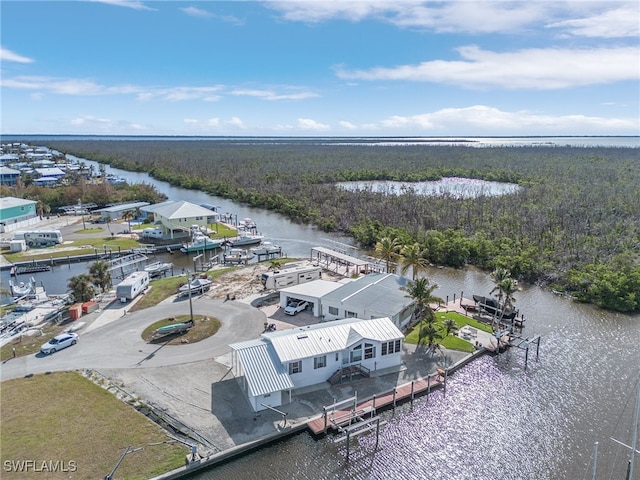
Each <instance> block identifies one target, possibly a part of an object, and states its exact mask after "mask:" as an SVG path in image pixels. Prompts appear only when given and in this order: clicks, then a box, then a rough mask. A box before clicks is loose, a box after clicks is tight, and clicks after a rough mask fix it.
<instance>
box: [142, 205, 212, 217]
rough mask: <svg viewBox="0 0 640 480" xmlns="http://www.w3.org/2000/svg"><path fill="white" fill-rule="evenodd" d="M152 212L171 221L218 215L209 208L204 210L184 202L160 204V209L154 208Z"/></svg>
mask: <svg viewBox="0 0 640 480" xmlns="http://www.w3.org/2000/svg"><path fill="white" fill-rule="evenodd" d="M151 211H153V212H154V213H157V214H158V215H160V216H162V217H164V218H167V219H169V220H174V219H179V218H193V217H213V216H217V215H218V214H217V213H216V212H214V211H213V210H209V209H208V208H204V207H201V206H200V205H196V204H195V203H191V202H186V201H184V200H180V201H176V202H165V203H163V204H160V206H159V207H158V208H154V209H152V210H151Z"/></svg>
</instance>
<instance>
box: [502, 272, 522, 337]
mask: <svg viewBox="0 0 640 480" xmlns="http://www.w3.org/2000/svg"><path fill="white" fill-rule="evenodd" d="M500 289H501V290H502V295H503V299H504V302H503V303H502V309H501V311H500V319H499V320H498V325H499V324H500V322H501V321H502V318H503V317H504V313H505V311H506V310H508V309H512V308H513V304H514V303H515V302H516V299H515V297H514V296H513V294H514V293H515V292H517V291H518V281H517V280H515V279H513V278H511V277H508V278H505V279H504V280H502V282H501V283H500ZM512 326H513V324H512Z"/></svg>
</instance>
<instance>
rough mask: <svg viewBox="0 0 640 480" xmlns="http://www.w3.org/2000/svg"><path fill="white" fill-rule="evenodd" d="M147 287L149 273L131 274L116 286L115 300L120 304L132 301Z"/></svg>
mask: <svg viewBox="0 0 640 480" xmlns="http://www.w3.org/2000/svg"><path fill="white" fill-rule="evenodd" d="M148 286H149V272H133V273H132V274H131V275H129V276H128V277H127V278H125V279H124V280H123V281H122V282H120V283H119V284H118V285H117V286H116V298H119V299H120V301H121V302H122V303H127V302H128V301H131V300H133V299H134V298H136V297H137V296H138V295H140V294H141V293H142V292H144V291H145V290H146V289H147V287H148Z"/></svg>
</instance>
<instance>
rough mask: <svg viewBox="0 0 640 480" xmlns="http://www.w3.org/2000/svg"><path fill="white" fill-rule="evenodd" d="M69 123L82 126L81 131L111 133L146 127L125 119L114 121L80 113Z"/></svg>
mask: <svg viewBox="0 0 640 480" xmlns="http://www.w3.org/2000/svg"><path fill="white" fill-rule="evenodd" d="M71 125H73V126H75V127H82V129H83V131H87V132H101V133H111V132H118V131H122V132H131V131H132V130H135V131H145V130H147V128H146V127H144V126H142V125H140V124H137V123H131V122H126V121H114V120H111V119H108V118H98V117H94V116H92V115H82V116H79V117H76V118H74V119H72V120H71Z"/></svg>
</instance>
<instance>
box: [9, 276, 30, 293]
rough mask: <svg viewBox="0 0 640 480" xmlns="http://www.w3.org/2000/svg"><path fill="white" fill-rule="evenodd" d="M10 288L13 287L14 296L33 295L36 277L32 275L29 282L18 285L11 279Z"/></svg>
mask: <svg viewBox="0 0 640 480" xmlns="http://www.w3.org/2000/svg"><path fill="white" fill-rule="evenodd" d="M9 288H10V289H11V296H13V297H24V296H25V295H31V294H32V293H35V291H36V279H35V278H33V277H31V279H30V280H29V282H28V283H24V282H20V283H19V284H17V285H16V284H15V283H13V280H9Z"/></svg>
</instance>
